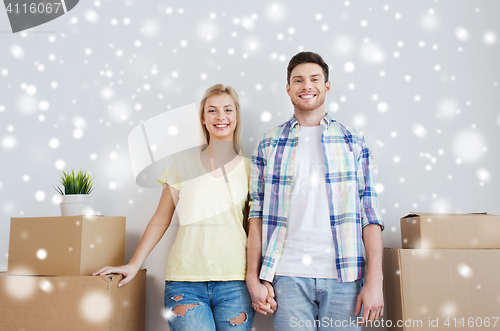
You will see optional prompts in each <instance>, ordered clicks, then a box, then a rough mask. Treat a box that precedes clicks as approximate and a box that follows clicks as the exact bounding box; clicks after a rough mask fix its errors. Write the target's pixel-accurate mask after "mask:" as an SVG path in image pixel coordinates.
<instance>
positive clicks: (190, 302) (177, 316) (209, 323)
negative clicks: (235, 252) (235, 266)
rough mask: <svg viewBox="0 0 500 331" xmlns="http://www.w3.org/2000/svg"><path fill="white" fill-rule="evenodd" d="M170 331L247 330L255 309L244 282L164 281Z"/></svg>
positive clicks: (166, 312)
mask: <svg viewBox="0 0 500 331" xmlns="http://www.w3.org/2000/svg"><path fill="white" fill-rule="evenodd" d="M165 316H166V318H167V321H168V326H169V327H170V330H171V331H190V330H193V331H215V330H217V331H230V330H234V331H248V330H250V329H251V328H252V323H253V319H254V317H255V310H253V308H252V303H251V299H250V294H249V293H248V289H247V285H246V283H245V281H240V280H234V281H209V282H179V281H168V280H167V281H165Z"/></svg>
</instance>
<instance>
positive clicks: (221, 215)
mask: <svg viewBox="0 0 500 331" xmlns="http://www.w3.org/2000/svg"><path fill="white" fill-rule="evenodd" d="M231 163H232V165H233V166H234V168H232V170H230V171H228V170H226V176H221V177H218V178H216V177H214V175H217V174H219V173H220V174H222V171H221V170H220V169H219V170H218V171H217V170H216V171H215V172H212V173H207V172H206V170H205V168H204V167H203V165H202V163H201V159H200V153H199V152H197V153H183V154H181V155H179V156H177V157H176V158H174V160H173V161H172V162H171V163H170V164H169V165H168V166H167V167H166V168H165V170H164V171H163V173H162V174H161V176H160V177H158V182H159V183H160V184H162V186H163V185H164V184H165V183H167V184H168V185H170V186H172V187H173V188H175V189H176V190H179V201H178V202H177V205H176V209H175V212H176V213H177V215H178V218H179V229H178V232H177V236H176V238H175V241H174V244H173V245H172V248H171V250H170V253H169V255H168V260H167V267H166V275H165V280H174V281H211V280H217V281H224V280H245V273H246V245H247V236H246V233H245V230H244V229H243V211H244V208H245V205H246V202H247V197H248V181H249V176H250V159H248V158H243V157H237V158H236V159H234V160H233V161H232V162H231ZM227 168H229V169H230V168H231V167H229V166H228V167H227Z"/></svg>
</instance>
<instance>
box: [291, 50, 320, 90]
mask: <svg viewBox="0 0 500 331" xmlns="http://www.w3.org/2000/svg"><path fill="white" fill-rule="evenodd" d="M302 63H316V64H317V65H319V66H320V67H321V68H322V69H323V75H324V76H325V83H326V82H328V64H326V63H325V61H323V58H322V57H321V56H320V55H319V54H316V53H313V52H300V53H298V54H296V55H295V56H294V57H292V58H291V59H290V62H289V63H288V68H287V76H286V81H287V82H288V84H290V75H291V74H292V70H293V68H295V67H296V66H298V65H299V64H302Z"/></svg>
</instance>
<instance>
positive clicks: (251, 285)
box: [247, 280, 277, 315]
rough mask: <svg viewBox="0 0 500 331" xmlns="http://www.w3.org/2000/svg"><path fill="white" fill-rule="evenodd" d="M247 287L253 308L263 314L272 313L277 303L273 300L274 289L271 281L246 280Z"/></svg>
mask: <svg viewBox="0 0 500 331" xmlns="http://www.w3.org/2000/svg"><path fill="white" fill-rule="evenodd" d="M247 287H248V292H249V293H250V298H251V299H252V307H253V309H255V310H256V311H257V312H259V313H261V314H263V315H267V314H272V313H274V311H275V310H276V306H277V305H276V301H275V300H274V289H273V286H272V285H271V283H269V282H267V281H265V280H263V281H259V280H254V281H249V280H247Z"/></svg>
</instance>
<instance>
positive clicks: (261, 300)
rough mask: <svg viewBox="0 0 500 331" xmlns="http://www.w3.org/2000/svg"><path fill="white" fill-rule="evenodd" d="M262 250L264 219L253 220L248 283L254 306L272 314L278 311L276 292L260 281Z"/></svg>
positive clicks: (267, 283)
mask: <svg viewBox="0 0 500 331" xmlns="http://www.w3.org/2000/svg"><path fill="white" fill-rule="evenodd" d="M261 250H262V219H261V218H251V219H250V229H249V233H248V244H247V275H246V283H247V287H248V292H249V293H250V297H251V299H252V306H253V307H254V309H255V310H256V311H258V312H259V313H261V314H264V315H267V313H270V314H272V313H273V312H274V310H276V302H275V301H274V290H273V287H272V286H271V284H270V283H269V282H266V281H263V283H261V281H260V280H259V271H260V267H261Z"/></svg>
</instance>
